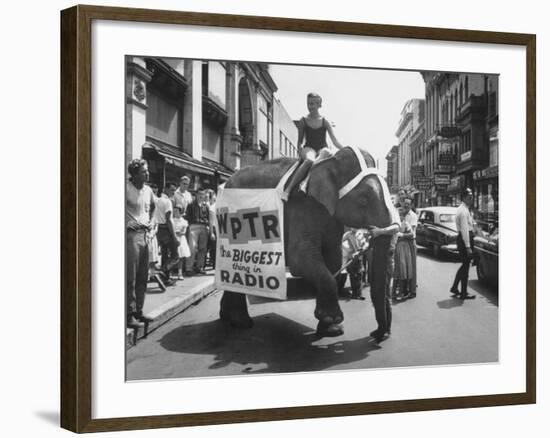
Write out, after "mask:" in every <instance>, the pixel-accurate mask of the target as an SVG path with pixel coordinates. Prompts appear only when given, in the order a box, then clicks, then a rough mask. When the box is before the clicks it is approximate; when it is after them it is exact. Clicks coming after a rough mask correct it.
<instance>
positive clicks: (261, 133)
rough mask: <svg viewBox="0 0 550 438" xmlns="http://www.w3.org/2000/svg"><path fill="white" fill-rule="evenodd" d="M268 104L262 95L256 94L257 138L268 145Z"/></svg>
mask: <svg viewBox="0 0 550 438" xmlns="http://www.w3.org/2000/svg"><path fill="white" fill-rule="evenodd" d="M268 117H269V106H268V102H267V100H266V99H265V97H264V96H262V95H261V94H258V140H260V141H263V142H264V143H265V144H266V145H268V146H269V128H268Z"/></svg>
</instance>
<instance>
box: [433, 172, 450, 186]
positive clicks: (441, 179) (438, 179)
mask: <svg viewBox="0 0 550 438" xmlns="http://www.w3.org/2000/svg"><path fill="white" fill-rule="evenodd" d="M450 183H451V176H450V175H446V174H440V175H435V176H434V184H435V185H437V186H448V185H449V184H450Z"/></svg>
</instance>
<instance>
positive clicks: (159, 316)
mask: <svg viewBox="0 0 550 438" xmlns="http://www.w3.org/2000/svg"><path fill="white" fill-rule="evenodd" d="M215 290H216V288H215V286H214V279H212V280H211V281H209V282H208V283H206V284H201V285H198V286H195V287H194V288H192V289H190V290H189V291H188V292H186V293H185V294H184V295H183V296H179V297H176V298H174V299H172V300H170V301H168V302H167V303H164V304H163V305H161V306H159V307H157V308H156V309H155V310H153V311H151V312H149V313H148V314H146V315H145V317H147V318H149V319H150V320H151V322H150V323H149V324H146V325H145V327H140V328H139V329H132V328H126V349H129V348H131V347H133V346H134V345H136V343H137V341H138V340H139V339H142V338H145V337H146V336H147V335H148V334H149V333H151V332H152V331H153V330H156V329H157V328H158V327H160V326H161V325H163V324H165V323H166V322H168V321H169V320H171V319H172V318H174V317H175V316H176V315H178V314H179V313H181V312H183V311H184V310H185V309H188V308H189V307H191V306H192V305H193V304H195V303H197V302H198V301H200V300H202V299H203V298H205V297H206V296H208V295H210V294H211V293H212V292H214V291H215Z"/></svg>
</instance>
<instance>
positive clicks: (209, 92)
mask: <svg viewBox="0 0 550 438" xmlns="http://www.w3.org/2000/svg"><path fill="white" fill-rule="evenodd" d="M225 76H226V74H225V66H224V65H223V64H222V63H221V62H216V61H210V62H204V63H203V64H202V94H203V95H204V96H208V97H209V98H210V99H212V100H213V101H214V102H215V103H216V104H218V105H219V106H220V107H222V108H223V109H226V105H225Z"/></svg>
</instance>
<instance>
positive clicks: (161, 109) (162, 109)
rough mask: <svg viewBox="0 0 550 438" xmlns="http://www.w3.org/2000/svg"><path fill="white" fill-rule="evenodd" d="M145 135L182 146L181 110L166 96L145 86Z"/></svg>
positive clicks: (175, 145)
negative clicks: (146, 106)
mask: <svg viewBox="0 0 550 438" xmlns="http://www.w3.org/2000/svg"><path fill="white" fill-rule="evenodd" d="M147 105H148V108H147V112H146V116H145V119H146V135H147V136H149V137H152V138H155V139H158V140H161V141H163V142H165V143H168V144H170V145H172V146H174V147H178V148H179V147H181V146H182V120H183V111H182V108H181V107H180V106H178V105H177V104H176V103H174V102H172V101H171V100H170V98H169V97H168V96H166V95H165V94H164V93H162V92H161V91H160V90H158V89H156V88H154V87H151V86H149V87H147Z"/></svg>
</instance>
